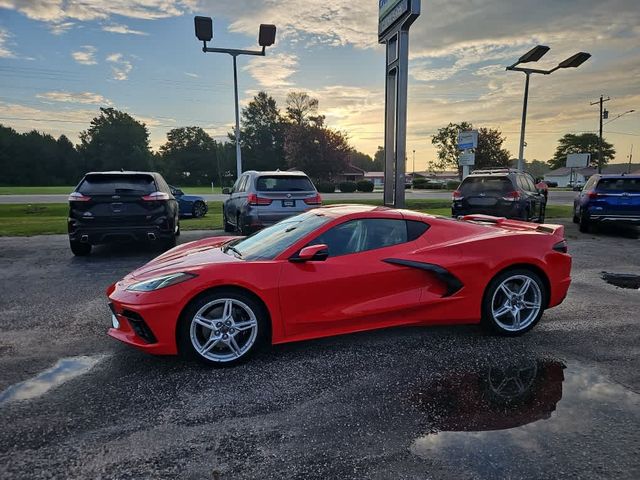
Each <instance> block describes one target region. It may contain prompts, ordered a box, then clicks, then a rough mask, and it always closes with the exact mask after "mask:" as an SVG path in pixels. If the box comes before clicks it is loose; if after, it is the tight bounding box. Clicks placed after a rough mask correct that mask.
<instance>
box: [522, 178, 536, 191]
mask: <svg viewBox="0 0 640 480" xmlns="http://www.w3.org/2000/svg"><path fill="white" fill-rule="evenodd" d="M524 178H525V180H526V181H527V187H528V188H529V191H530V192H536V193H537V192H538V189H537V188H536V183H535V182H534V181H533V178H532V177H531V176H530V175H526V176H525V177H524Z"/></svg>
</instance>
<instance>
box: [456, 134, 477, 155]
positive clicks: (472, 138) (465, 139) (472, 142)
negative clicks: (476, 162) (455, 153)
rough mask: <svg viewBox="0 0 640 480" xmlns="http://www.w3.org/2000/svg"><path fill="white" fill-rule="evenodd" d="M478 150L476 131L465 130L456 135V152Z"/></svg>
mask: <svg viewBox="0 0 640 480" xmlns="http://www.w3.org/2000/svg"><path fill="white" fill-rule="evenodd" d="M472 148H478V131H477V130H467V131H465V132H460V133H458V150H469V149H472Z"/></svg>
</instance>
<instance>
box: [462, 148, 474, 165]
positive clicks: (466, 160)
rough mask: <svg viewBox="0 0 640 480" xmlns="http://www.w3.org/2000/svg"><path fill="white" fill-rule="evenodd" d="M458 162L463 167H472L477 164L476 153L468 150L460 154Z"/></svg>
mask: <svg viewBox="0 0 640 480" xmlns="http://www.w3.org/2000/svg"><path fill="white" fill-rule="evenodd" d="M458 163H459V164H460V166H461V167H471V166H473V165H475V164H476V154H475V153H473V152H471V150H466V151H464V152H463V153H462V154H461V155H460V158H459V159H458Z"/></svg>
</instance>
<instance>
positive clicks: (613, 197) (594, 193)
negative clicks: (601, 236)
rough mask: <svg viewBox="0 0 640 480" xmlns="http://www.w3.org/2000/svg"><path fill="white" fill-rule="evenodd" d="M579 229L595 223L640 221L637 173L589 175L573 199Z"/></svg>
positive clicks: (587, 228) (637, 223)
mask: <svg viewBox="0 0 640 480" xmlns="http://www.w3.org/2000/svg"><path fill="white" fill-rule="evenodd" d="M573 221H574V222H575V223H578V224H579V225H580V231H581V232H584V233H586V232H589V231H590V230H591V227H592V226H594V225H596V224H598V223H605V222H606V223H625V224H632V225H640V175H600V174H598V175H593V176H592V177H591V178H589V181H588V182H587V183H586V184H585V186H584V188H583V189H582V191H581V192H580V195H578V197H576V199H575V200H574V201H573Z"/></svg>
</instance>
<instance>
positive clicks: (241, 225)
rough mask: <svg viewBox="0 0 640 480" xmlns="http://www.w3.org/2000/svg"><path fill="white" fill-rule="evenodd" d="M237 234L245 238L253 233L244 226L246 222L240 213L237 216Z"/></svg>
mask: <svg viewBox="0 0 640 480" xmlns="http://www.w3.org/2000/svg"><path fill="white" fill-rule="evenodd" d="M236 232H237V233H238V234H239V235H243V236H247V235H249V234H250V233H251V231H250V230H249V227H247V226H246V225H245V224H244V221H243V220H242V215H241V214H240V213H239V214H238V215H237V216H236Z"/></svg>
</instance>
